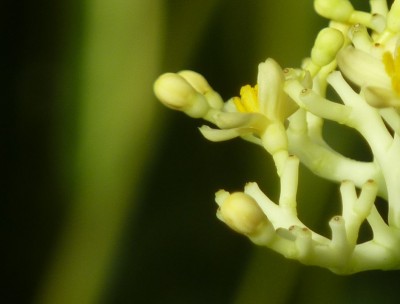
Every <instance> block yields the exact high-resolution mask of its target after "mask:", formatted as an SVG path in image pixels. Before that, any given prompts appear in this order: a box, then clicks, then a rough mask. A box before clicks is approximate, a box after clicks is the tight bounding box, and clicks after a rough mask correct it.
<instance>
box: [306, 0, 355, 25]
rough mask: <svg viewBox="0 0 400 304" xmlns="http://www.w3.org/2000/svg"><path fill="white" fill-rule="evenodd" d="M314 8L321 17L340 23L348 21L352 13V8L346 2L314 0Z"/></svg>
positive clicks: (343, 0) (340, 0) (342, 0)
mask: <svg viewBox="0 0 400 304" xmlns="http://www.w3.org/2000/svg"><path fill="white" fill-rule="evenodd" d="M314 8H315V10H316V12H317V13H318V14H320V15H321V16H323V17H325V18H327V19H331V20H335V21H341V22H346V21H347V20H349V19H350V17H351V14H352V13H353V12H354V8H353V6H352V5H351V3H350V1H348V0H315V1H314Z"/></svg>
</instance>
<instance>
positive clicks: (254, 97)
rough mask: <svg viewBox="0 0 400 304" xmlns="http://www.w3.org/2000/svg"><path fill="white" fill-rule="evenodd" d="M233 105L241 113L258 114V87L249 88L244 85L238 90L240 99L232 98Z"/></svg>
mask: <svg viewBox="0 0 400 304" xmlns="http://www.w3.org/2000/svg"><path fill="white" fill-rule="evenodd" d="M233 103H234V104H235V106H236V109H237V110H238V111H239V112H242V113H249V112H250V113H251V112H253V113H254V112H260V103H259V102H258V85H255V86H254V87H251V86H250V85H245V86H243V87H242V88H241V89H240V97H234V98H233Z"/></svg>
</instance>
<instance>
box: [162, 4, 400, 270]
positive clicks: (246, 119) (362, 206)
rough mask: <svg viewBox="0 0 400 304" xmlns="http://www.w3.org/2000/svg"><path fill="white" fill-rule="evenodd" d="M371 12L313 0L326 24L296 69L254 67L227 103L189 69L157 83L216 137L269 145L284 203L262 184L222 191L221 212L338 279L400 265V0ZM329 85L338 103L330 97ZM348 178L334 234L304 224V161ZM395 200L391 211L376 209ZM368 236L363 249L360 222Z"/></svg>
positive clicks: (251, 234) (325, 173)
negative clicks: (357, 150) (341, 144)
mask: <svg viewBox="0 0 400 304" xmlns="http://www.w3.org/2000/svg"><path fill="white" fill-rule="evenodd" d="M369 2H370V7H371V10H370V12H363V11H358V10H355V9H354V8H353V6H352V4H351V2H350V1H348V0H315V1H314V7H315V10H316V11H317V13H318V14H320V15H321V16H323V17H325V18H327V19H329V20H330V23H329V26H328V27H326V28H324V29H322V30H321V31H320V32H319V34H318V36H317V38H316V40H315V44H314V46H313V48H312V50H311V54H310V57H309V58H306V59H305V60H304V61H303V63H302V65H301V67H300V68H285V69H282V68H281V67H280V66H279V64H278V63H277V62H276V61H274V60H273V59H271V58H268V59H267V60H266V61H265V62H263V63H261V64H260V65H259V67H258V77H257V84H256V85H255V86H250V85H246V86H243V87H242V88H241V90H240V97H233V98H231V99H229V100H228V101H226V102H224V101H223V100H222V98H221V97H220V95H219V94H218V93H217V92H215V91H214V90H213V89H212V88H211V86H210V85H209V84H208V83H207V81H206V80H205V79H204V77H203V76H201V75H200V74H198V73H196V72H193V71H181V72H179V73H166V74H163V75H161V76H160V77H159V78H158V79H157V80H156V82H155V84H154V91H155V94H156V96H157V97H158V98H159V100H160V101H161V102H162V103H163V104H164V105H166V106H167V107H169V108H172V109H175V110H179V111H182V112H184V113H186V114H187V115H189V116H191V117H193V118H202V119H204V120H206V121H208V122H210V123H212V124H213V125H214V126H215V127H210V126H207V125H204V126H202V127H201V128H200V132H201V133H202V135H203V136H204V137H205V138H207V139H208V140H210V141H215V142H218V141H224V140H229V139H232V138H235V137H241V138H243V139H245V140H247V141H249V142H252V143H255V144H257V145H260V146H262V147H263V148H264V149H265V150H266V151H267V152H268V153H269V154H270V155H271V156H272V158H273V160H274V163H275V166H276V170H277V174H278V176H279V178H280V196H279V201H278V202H273V201H272V200H271V199H270V198H268V197H267V196H266V195H265V194H264V193H263V192H262V191H261V190H260V189H259V187H258V185H257V184H256V183H254V182H252V183H248V184H247V185H246V186H245V187H244V191H243V192H235V193H229V192H227V191H225V190H220V191H218V192H217V193H216V198H215V200H216V202H217V204H218V206H219V208H218V211H217V217H218V218H219V219H220V220H221V221H223V222H224V223H226V224H227V225H228V226H229V227H230V228H232V229H234V230H235V231H237V232H239V233H241V234H244V235H246V236H247V237H248V238H249V239H250V240H251V241H253V242H254V243H255V244H257V245H261V246H266V247H269V248H271V249H272V250H275V251H277V252H279V253H280V254H282V255H284V256H285V257H287V258H290V259H296V260H298V261H300V262H302V263H304V264H307V265H316V266H320V267H325V268H328V269H330V270H331V271H333V272H335V273H339V274H351V273H355V272H360V271H365V270H371V269H383V270H389V269H399V268H400V184H399V180H400V0H395V1H394V2H393V4H392V5H391V6H390V8H389V7H388V4H387V2H386V0H370V1H369ZM328 87H331V88H332V89H333V90H334V91H335V92H336V93H337V95H338V96H339V97H340V99H341V102H340V103H338V102H334V101H331V100H329V99H327V96H326V91H327V89H328ZM324 120H331V121H334V122H336V123H339V124H343V125H346V126H348V127H350V128H353V129H355V130H356V131H357V132H358V133H359V134H360V135H361V136H362V137H363V138H364V139H365V141H366V142H367V143H368V145H369V147H370V149H371V151H372V155H373V160H372V161H370V162H363V161H358V160H354V159H350V158H347V157H345V156H343V155H342V154H340V153H339V152H337V151H335V150H334V149H332V148H331V147H330V146H329V145H328V144H327V143H326V142H325V140H324V138H323V136H322V127H323V122H324ZM300 162H301V163H303V164H304V165H305V166H306V167H308V168H309V169H310V170H311V171H312V172H314V173H315V174H316V175H318V176H320V177H322V178H325V179H328V180H331V181H334V182H337V183H340V194H341V201H342V214H341V215H337V216H334V217H333V218H332V219H331V220H330V221H329V226H330V228H331V237H330V238H327V237H325V236H322V235H320V234H318V233H316V232H314V231H312V230H311V229H309V228H308V227H306V225H304V224H303V223H302V222H301V220H300V219H299V218H298V215H297V207H296V205H297V201H296V193H297V186H298V172H299V163H300ZM377 197H380V198H382V199H383V200H386V201H387V204H388V215H387V218H386V217H383V216H382V215H381V214H380V213H379V212H378V210H377V208H376V206H375V202H376V199H377ZM364 222H367V223H368V224H369V226H370V227H371V229H372V237H371V239H370V240H368V241H365V242H362V243H358V235H359V230H360V226H361V224H362V223H364Z"/></svg>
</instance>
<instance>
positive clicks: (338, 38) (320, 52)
mask: <svg viewBox="0 0 400 304" xmlns="http://www.w3.org/2000/svg"><path fill="white" fill-rule="evenodd" d="M343 42H344V38H343V34H342V33H341V32H340V31H339V30H337V29H334V28H325V29H323V30H321V31H320V32H319V34H318V36H317V39H316V40H315V44H314V47H313V48H312V50H311V60H312V61H313V63H314V64H316V65H318V66H320V67H322V66H324V65H327V64H329V63H330V62H332V61H333V60H334V59H335V58H336V54H337V53H338V51H339V50H340V48H341V47H342V46H343Z"/></svg>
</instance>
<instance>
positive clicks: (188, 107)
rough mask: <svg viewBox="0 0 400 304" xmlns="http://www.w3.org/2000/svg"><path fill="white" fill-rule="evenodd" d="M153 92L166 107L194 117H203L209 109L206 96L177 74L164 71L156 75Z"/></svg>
mask: <svg viewBox="0 0 400 304" xmlns="http://www.w3.org/2000/svg"><path fill="white" fill-rule="evenodd" d="M154 93H155V94H156V96H157V98H158V99H159V100H160V101H161V102H162V103H163V104H164V105H166V106H167V107H169V108H171V109H174V110H179V111H182V112H185V113H186V114H187V115H189V116H191V117H194V118H201V117H204V116H205V115H206V114H207V112H208V110H209V106H208V103H207V100H206V98H205V97H204V96H203V95H202V94H200V93H199V92H198V91H196V90H195V89H194V88H193V87H192V85H191V84H190V83H189V82H188V81H187V80H185V79H184V78H183V77H182V76H180V75H178V74H174V73H166V74H163V75H161V76H160V77H158V79H157V80H156V81H155V83H154Z"/></svg>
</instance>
